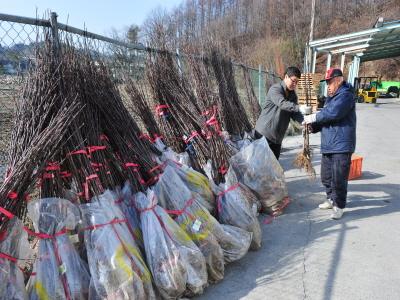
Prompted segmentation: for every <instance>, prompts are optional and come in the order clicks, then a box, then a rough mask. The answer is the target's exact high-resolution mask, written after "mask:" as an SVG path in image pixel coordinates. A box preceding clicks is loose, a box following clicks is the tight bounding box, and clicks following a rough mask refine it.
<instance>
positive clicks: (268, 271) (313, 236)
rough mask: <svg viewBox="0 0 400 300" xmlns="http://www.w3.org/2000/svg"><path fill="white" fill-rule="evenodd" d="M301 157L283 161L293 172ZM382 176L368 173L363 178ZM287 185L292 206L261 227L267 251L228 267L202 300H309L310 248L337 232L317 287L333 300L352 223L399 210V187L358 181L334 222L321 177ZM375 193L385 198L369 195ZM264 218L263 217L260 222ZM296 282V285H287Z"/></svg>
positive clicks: (302, 178)
mask: <svg viewBox="0 0 400 300" xmlns="http://www.w3.org/2000/svg"><path fill="white" fill-rule="evenodd" d="M293 152H297V151H293ZM296 154H297V153H288V152H287V153H285V155H284V157H282V159H281V160H280V162H281V164H282V165H283V166H284V167H286V168H285V169H291V168H292V167H291V162H292V161H293V159H294V157H295V155H296ZM319 158H320V155H315V157H314V159H315V160H316V161H319ZM313 162H314V164H315V161H313ZM288 164H290V165H288ZM318 171H319V167H318ZM382 176H383V175H382V174H377V173H373V172H364V173H363V177H362V178H361V179H375V178H380V177H382ZM287 181H288V189H289V195H290V197H291V198H292V203H291V205H289V207H288V208H287V209H286V211H285V213H284V214H283V215H282V216H280V217H278V218H276V219H274V221H273V222H272V223H271V224H268V225H266V224H262V230H263V247H262V249H260V250H259V251H257V252H249V253H248V254H247V255H246V256H245V257H244V258H243V259H241V260H240V261H237V262H234V263H231V264H229V265H227V266H226V273H225V278H224V280H223V281H222V282H220V283H218V284H217V285H213V286H210V287H209V288H208V289H206V291H205V293H204V295H202V296H200V297H197V298H199V299H211V298H212V299H232V300H233V299H241V298H244V297H246V296H248V295H249V293H250V292H252V296H254V295H256V296H255V299H267V298H270V299H277V298H278V299H289V298H290V299H304V298H305V297H306V292H307V291H306V289H307V285H305V283H304V282H305V281H304V280H305V276H306V272H307V270H306V253H307V247H308V246H310V245H311V244H313V243H315V242H318V241H319V240H320V239H322V238H325V237H328V236H330V235H333V234H335V235H336V237H335V239H336V244H335V246H334V248H328V249H327V254H326V257H325V258H322V259H324V260H323V261H324V262H325V264H327V263H328V273H327V277H326V278H325V279H323V278H321V280H325V282H323V281H322V282H318V283H315V284H316V285H317V284H318V288H319V287H320V288H321V289H322V288H323V291H321V292H322V294H323V299H331V298H332V292H333V288H334V284H335V278H336V273H337V266H338V265H339V262H340V259H341V254H342V251H343V246H344V241H345V238H346V234H347V232H348V231H349V230H355V229H357V228H358V227H357V226H354V225H351V224H352V223H353V221H355V220H360V219H366V218H370V217H373V216H379V215H385V214H391V213H393V212H396V211H399V210H400V199H399V194H400V192H399V185H396V184H373V183H372V184H371V183H365V184H362V183H356V182H354V181H353V182H352V183H351V184H350V185H349V195H348V206H347V208H348V211H346V213H345V214H344V216H343V218H342V219H341V220H338V221H335V220H331V219H329V215H324V216H322V214H321V212H320V211H318V209H317V206H318V204H319V203H321V202H322V201H323V200H324V199H325V196H324V189H323V187H322V185H321V183H320V178H319V176H317V178H316V179H315V180H310V179H309V178H308V177H307V176H306V175H304V176H292V177H287ZM372 192H374V195H376V194H379V195H380V196H378V197H377V196H375V197H373V196H368V194H369V193H372ZM376 192H378V193H376ZM264 218H265V216H261V217H260V222H261V223H262V222H263V221H264ZM338 225H339V228H338ZM293 280H294V282H295V283H296V284H294V285H293V286H291V285H288V284H287V282H293ZM260 287H261V288H260ZM299 287H302V288H300V289H299ZM255 289H257V291H255ZM211 295H212V296H211ZM197 298H196V299H197Z"/></svg>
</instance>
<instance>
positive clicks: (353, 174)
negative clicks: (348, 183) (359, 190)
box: [349, 154, 363, 180]
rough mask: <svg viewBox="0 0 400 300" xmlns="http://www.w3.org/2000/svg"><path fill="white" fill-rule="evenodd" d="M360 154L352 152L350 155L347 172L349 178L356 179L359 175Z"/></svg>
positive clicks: (361, 159)
mask: <svg viewBox="0 0 400 300" xmlns="http://www.w3.org/2000/svg"><path fill="white" fill-rule="evenodd" d="M362 161H363V158H362V156H358V155H355V154H353V155H352V156H351V165H350V173H349V180H352V179H356V178H358V177H361V173H362Z"/></svg>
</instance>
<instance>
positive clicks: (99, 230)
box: [80, 190, 156, 300]
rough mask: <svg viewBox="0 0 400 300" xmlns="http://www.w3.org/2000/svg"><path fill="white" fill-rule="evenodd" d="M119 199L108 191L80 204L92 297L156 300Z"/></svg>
mask: <svg viewBox="0 0 400 300" xmlns="http://www.w3.org/2000/svg"><path fill="white" fill-rule="evenodd" d="M116 200H117V197H116V194H115V193H114V192H111V191H109V190H106V191H105V192H104V193H103V194H102V195H100V196H98V197H94V198H93V199H92V203H88V204H82V205H81V206H80V209H81V211H82V215H83V224H84V239H85V245H86V249H87V252H88V262H89V268H90V273H91V275H92V278H91V289H90V297H89V299H126V300H128V299H156V295H155V291H154V289H153V284H152V277H151V273H150V271H149V269H148V268H147V266H146V263H145V261H144V260H143V257H142V254H141V252H140V250H139V248H138V246H137V245H136V243H135V241H134V239H133V236H132V233H131V231H130V230H129V228H128V225H127V220H126V219H125V218H124V216H123V213H122V211H121V210H120V209H119V208H118V207H117V205H116V204H115V201H116Z"/></svg>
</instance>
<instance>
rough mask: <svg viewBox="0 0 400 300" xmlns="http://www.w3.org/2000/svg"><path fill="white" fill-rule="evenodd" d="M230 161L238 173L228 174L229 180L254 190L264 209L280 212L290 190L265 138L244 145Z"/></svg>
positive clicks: (275, 212) (231, 182) (233, 169)
mask: <svg viewBox="0 0 400 300" xmlns="http://www.w3.org/2000/svg"><path fill="white" fill-rule="evenodd" d="M229 163H230V168H231V169H232V171H233V173H234V175H235V176H232V177H233V178H232V177H230V176H227V177H226V183H227V184H228V185H233V184H235V183H236V180H237V181H238V182H240V183H243V184H244V185H246V186H247V187H249V188H250V189H251V190H252V191H253V192H254V193H255V195H256V196H257V197H258V199H259V200H260V202H261V205H262V209H263V210H264V211H265V212H267V213H271V214H277V213H278V212H279V211H280V209H281V207H282V202H283V200H284V199H285V198H286V197H287V195H288V192H287V187H286V182H285V175H284V172H283V169H282V167H281V165H280V164H279V162H278V161H277V159H276V158H275V156H274V154H273V152H272V151H271V149H270V148H269V146H268V143H267V140H266V139H265V137H262V138H261V139H258V140H256V141H254V142H252V143H251V144H250V145H248V146H246V147H244V148H242V149H241V150H240V151H239V152H238V153H237V154H235V155H234V156H232V157H231V158H230V160H229Z"/></svg>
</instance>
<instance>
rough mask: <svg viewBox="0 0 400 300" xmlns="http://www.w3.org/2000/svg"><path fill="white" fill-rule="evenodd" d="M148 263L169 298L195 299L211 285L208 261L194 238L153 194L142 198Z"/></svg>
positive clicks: (142, 223)
mask: <svg viewBox="0 0 400 300" xmlns="http://www.w3.org/2000/svg"><path fill="white" fill-rule="evenodd" d="M137 206H138V209H139V211H140V219H141V227H142V232H143V239H144V245H145V249H146V256H147V262H148V264H149V267H150V270H151V271H152V274H153V278H154V282H155V285H156V286H157V287H158V289H159V291H160V294H161V295H162V296H163V297H164V298H167V299H175V298H179V297H181V296H183V295H184V296H193V295H195V294H200V293H202V292H203V288H204V287H205V286H206V285H207V271H206V263H205V259H204V257H203V255H202V253H201V251H200V250H199V248H198V247H197V246H196V245H195V244H194V243H193V242H192V241H191V239H190V237H189V236H188V235H187V234H186V233H185V232H184V231H183V230H182V229H181V228H180V227H179V226H178V225H177V224H176V223H175V222H174V220H173V219H171V218H170V217H169V215H168V214H167V213H166V212H165V210H164V209H163V208H162V207H160V206H158V205H157V199H156V196H155V194H154V192H153V191H151V190H149V191H148V194H147V197H146V198H144V197H138V198H137Z"/></svg>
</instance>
